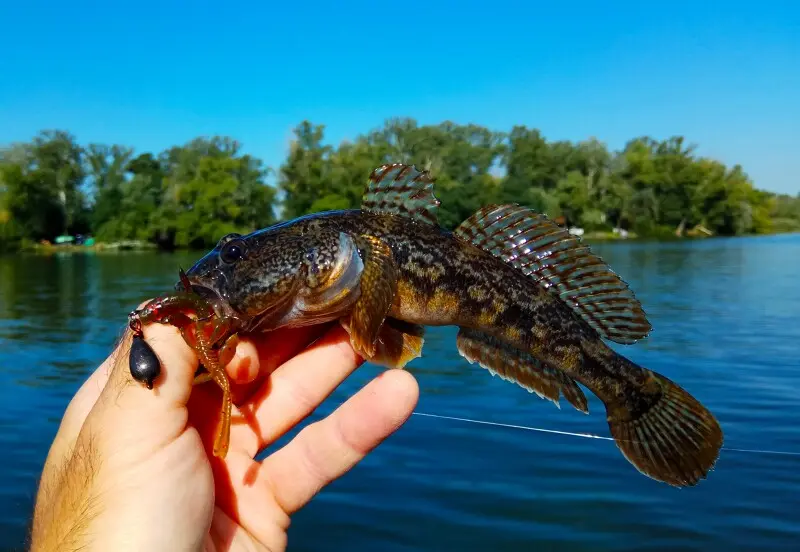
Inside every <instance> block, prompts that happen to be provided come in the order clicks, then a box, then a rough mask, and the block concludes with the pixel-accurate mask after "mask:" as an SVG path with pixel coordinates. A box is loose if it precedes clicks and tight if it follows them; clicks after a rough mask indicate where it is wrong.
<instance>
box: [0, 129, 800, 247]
mask: <svg viewBox="0 0 800 552" xmlns="http://www.w3.org/2000/svg"><path fill="white" fill-rule="evenodd" d="M324 133H325V127H324V125H315V124H312V123H311V122H309V121H304V122H302V123H301V124H299V125H298V126H297V127H296V128H295V129H294V138H293V140H292V142H291V144H290V147H289V151H288V153H287V157H286V159H285V160H284V162H283V163H282V164H281V165H280V166H279V167H276V168H271V167H265V166H264V163H263V162H262V161H261V160H260V159H258V158H256V157H254V156H252V155H248V154H243V153H242V147H241V144H239V143H238V142H237V141H235V140H234V139H232V138H230V137H219V136H214V137H200V138H196V139H194V140H192V141H190V142H188V143H186V144H184V145H180V146H173V147H171V148H168V149H166V150H165V151H162V152H160V153H158V154H155V153H152V152H136V151H134V150H133V149H132V148H129V147H127V146H123V145H106V144H94V143H92V144H87V145H81V144H79V143H78V141H77V140H76V138H75V137H74V136H73V135H71V134H70V133H69V132H67V131H63V130H53V131H42V132H41V133H40V134H39V135H37V136H35V137H34V138H33V139H31V141H29V142H25V143H15V144H10V145H7V146H4V147H2V148H0V252H1V251H13V250H24V251H35V252H50V251H59V252H61V251H64V252H67V251H70V252H74V251H119V250H123V251H127V250H153V249H157V250H176V249H192V250H194V249H198V250H200V249H208V248H210V247H213V246H214V244H215V243H216V241H217V240H218V239H219V237H220V236H222V235H224V234H227V233H229V232H239V233H247V232H250V231H253V230H255V229H258V228H263V227H266V226H269V225H271V224H274V223H276V222H279V221H283V220H289V219H292V218H294V217H297V216H300V215H304V214H307V213H313V212H318V211H326V210H331V209H346V208H357V207H359V205H360V200H361V195H362V193H363V189H364V185H365V182H366V180H367V176H368V175H369V173H370V172H371V171H372V170H373V169H374V168H375V167H377V166H379V165H381V164H383V163H387V162H405V163H414V164H416V165H417V166H418V167H420V168H423V169H429V170H430V171H431V172H432V174H433V176H434V177H435V179H436V184H435V186H436V192H435V193H436V195H437V197H438V198H439V199H440V200H441V201H442V206H441V208H440V217H439V218H440V224H441V225H442V226H444V227H445V228H449V229H452V228H454V227H455V226H456V225H458V224H459V223H460V222H461V221H462V220H464V219H466V218H467V217H469V216H470V215H471V214H472V213H473V212H474V211H475V210H476V209H478V208H479V207H480V206H482V205H486V204H490V203H512V202H513V203H519V204H522V205H526V206H528V207H531V208H533V209H535V210H537V211H539V212H543V213H545V214H547V215H548V216H549V217H551V218H553V219H554V220H555V221H556V222H557V223H558V224H560V225H562V226H564V227H566V228H569V229H570V231H571V232H573V233H575V234H578V235H581V236H582V238H583V239H585V240H587V241H590V242H591V241H609V240H626V239H628V240H633V239H650V240H674V239H687V238H688V239H696V238H705V237H713V236H747V235H758V234H777V233H788V232H797V231H800V194H798V195H796V196H789V195H785V194H775V193H772V192H767V191H764V190H760V189H758V188H757V187H756V186H755V185H754V183H753V182H752V181H751V180H750V178H749V177H748V175H747V174H746V173H745V171H744V169H743V168H742V167H741V166H739V165H734V166H733V167H727V166H725V165H724V164H722V163H720V162H718V161H716V160H713V159H709V158H705V157H700V156H698V155H696V153H695V147H694V146H693V145H690V144H688V143H687V142H686V141H685V139H684V138H683V137H680V136H675V137H670V138H668V139H665V140H655V139H653V138H650V137H639V138H634V139H632V140H630V141H629V142H628V143H627V144H626V145H625V147H624V148H622V149H621V150H620V151H610V150H609V149H608V148H607V147H606V145H605V144H603V143H602V142H600V141H598V140H596V139H593V138H590V139H587V140H584V141H580V142H567V141H548V140H547V139H546V138H545V137H544V136H543V135H542V134H541V133H540V131H538V130H537V129H533V128H528V127H524V126H515V127H514V128H512V129H511V130H510V131H509V132H497V131H494V130H491V129H488V128H485V127H482V126H478V125H474V124H469V125H458V124H455V123H452V122H443V123H440V124H437V125H425V126H420V125H418V124H417V123H416V122H415V121H414V120H412V119H407V118H397V119H390V120H387V121H386V122H385V123H384V125H383V126H382V127H380V128H376V129H373V130H371V131H369V132H367V133H365V134H362V135H360V136H358V137H357V138H355V140H353V141H343V142H342V143H340V144H339V145H338V146H332V145H329V144H326V143H325V136H324ZM75 237H77V238H78V239H77V241H75V242H74V243H70V242H72V241H73V239H74V238H75ZM64 242H66V243H64Z"/></svg>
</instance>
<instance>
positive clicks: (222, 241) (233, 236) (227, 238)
mask: <svg viewBox="0 0 800 552" xmlns="http://www.w3.org/2000/svg"><path fill="white" fill-rule="evenodd" d="M241 237H242V235H241V234H237V233H235V232H231V233H230V234H225V235H224V236H222V237H221V238H220V239H219V242H217V247H222V246H223V245H225V244H226V243H228V242H231V241H233V240H235V239H237V238H241Z"/></svg>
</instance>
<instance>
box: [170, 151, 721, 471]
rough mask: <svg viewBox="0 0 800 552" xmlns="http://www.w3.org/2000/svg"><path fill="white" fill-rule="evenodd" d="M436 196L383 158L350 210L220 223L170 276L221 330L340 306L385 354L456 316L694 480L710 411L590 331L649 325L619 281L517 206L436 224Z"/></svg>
mask: <svg viewBox="0 0 800 552" xmlns="http://www.w3.org/2000/svg"><path fill="white" fill-rule="evenodd" d="M438 206H439V200H437V199H436V197H435V196H434V193H433V180H432V179H431V177H430V175H429V174H428V173H427V172H421V171H419V170H417V169H416V168H414V167H412V166H407V165H402V164H389V165H384V166H381V167H379V168H378V169H376V170H375V171H373V173H372V174H371V175H370V177H369V182H368V185H367V189H366V191H365V194H364V197H363V202H362V206H361V209H354V210H342V211H329V212H323V213H317V214H313V215H308V216H304V217H300V218H297V219H294V220H292V221H289V222H285V223H281V224H277V225H274V226H272V227H269V228H266V229H263V230H259V231H257V232H253V233H251V234H248V235H246V236H241V235H238V234H231V235H228V236H225V237H224V238H222V239H221V240H220V242H219V243H218V244H217V246H216V247H215V248H214V249H213V250H212V251H211V252H209V253H208V254H207V255H206V256H205V257H203V258H202V259H201V260H200V261H198V262H197V264H195V266H193V267H192V268H191V269H190V270H189V271H188V272H187V273H186V277H188V280H187V279H186V278H182V281H183V283H182V284H179V287H185V288H186V289H187V290H188V289H191V290H192V292H193V293H196V294H199V295H201V296H203V297H204V298H205V299H206V300H208V301H209V303H210V304H213V305H214V310H215V311H216V313H217V314H218V315H219V316H221V317H222V318H224V319H225V320H226V324H227V326H226V328H225V329H226V334H225V336H223V337H227V336H228V335H235V334H237V333H245V332H256V331H268V330H273V329H276V328H280V327H298V326H305V325H310V324H319V323H323V322H327V321H332V320H336V319H339V320H341V322H342V324H343V326H344V327H345V328H346V329H347V331H348V332H349V334H350V338H351V342H352V345H353V347H354V348H355V349H356V350H357V351H358V352H359V353H360V354H361V355H363V356H364V357H365V358H366V359H368V360H370V361H372V362H374V363H376V364H379V365H383V366H387V367H392V368H399V367H403V366H405V365H406V364H407V363H408V362H409V361H410V360H412V359H414V358H416V357H418V356H420V354H421V350H422V345H423V341H424V333H425V330H424V326H446V325H455V326H458V327H459V328H460V329H459V332H458V337H457V340H456V347H457V349H458V351H459V353H460V354H461V355H462V356H464V357H465V358H466V359H467V360H469V361H470V362H477V363H478V364H479V365H480V366H482V367H484V368H486V369H487V370H489V371H491V372H492V373H496V374H498V375H500V376H502V377H503V378H505V379H507V380H509V381H512V382H516V383H517V384H519V385H521V386H522V387H524V388H526V389H528V390H529V391H532V392H535V393H537V394H539V395H540V396H542V397H545V398H547V399H550V400H552V401H553V402H556V404H557V403H558V401H559V397H560V396H562V395H563V397H564V398H565V399H566V400H567V401H568V402H569V403H570V404H572V405H573V406H574V407H575V408H576V409H578V410H580V411H581V412H585V413H588V405H587V401H586V397H585V395H584V394H583V392H582V391H581V388H580V387H579V386H578V383H581V384H583V385H584V386H586V387H587V388H588V389H589V390H590V391H591V392H592V393H594V394H595V395H596V396H597V397H599V398H600V400H602V402H603V403H604V405H605V407H606V413H607V420H608V424H609V428H610V430H611V435H612V436H613V437H614V439H615V441H616V444H617V446H618V447H619V449H620V450H621V451H622V453H623V454H624V456H625V457H626V458H627V459H628V460H629V461H630V462H631V463H632V464H633V465H634V466H635V467H636V468H637V469H638V470H639V471H641V472H642V473H643V474H645V475H647V476H649V477H652V478H654V479H657V480H660V481H664V482H666V483H668V484H671V485H676V486H686V485H694V484H696V483H697V482H698V481H700V480H701V479H704V478H705V477H706V475H707V473H708V471H709V470H710V469H712V468H713V466H714V464H715V462H716V460H717V457H718V454H719V450H720V447H721V446H722V440H723V436H722V430H721V428H720V426H719V424H718V423H717V420H716V419H715V418H714V416H713V415H712V414H711V413H710V412H709V411H708V410H707V409H706V408H704V407H703V406H702V405H701V404H700V403H699V402H698V401H697V400H696V399H694V398H693V397H692V396H691V395H689V394H688V393H687V392H686V391H684V390H683V389H682V388H680V387H679V386H678V385H676V384H675V383H673V382H672V381H670V380H669V379H667V378H666V377H664V376H662V375H660V374H657V373H655V372H653V371H651V370H648V369H646V368H643V367H641V366H638V365H637V364H635V363H633V362H632V361H630V360H629V359H627V358H626V357H624V356H622V355H620V354H618V353H616V352H615V351H613V350H612V349H611V348H610V347H609V346H608V345H607V344H606V343H605V342H604V339H608V340H611V341H614V342H616V343H625V344H631V343H634V342H636V341H637V340H639V339H641V338H643V337H645V336H646V335H647V334H648V333H649V331H650V329H651V326H650V323H649V322H648V320H647V318H646V316H645V313H644V311H643V310H642V307H641V306H640V304H639V302H638V301H637V299H636V298H635V297H634V294H633V293H632V292H631V291H630V289H629V288H628V285H627V284H626V283H625V282H623V281H622V280H621V279H620V278H619V277H618V276H617V275H616V274H615V273H614V272H612V271H611V269H610V268H609V267H608V266H607V265H606V264H605V263H604V262H603V261H602V260H601V259H600V258H598V257H597V256H595V255H593V254H592V252H591V251H590V249H589V247H588V246H587V245H585V244H584V243H582V242H581V241H580V240H579V239H578V238H576V237H574V236H572V235H570V234H569V233H568V232H567V231H566V230H564V229H563V228H561V227H559V226H557V225H556V224H554V223H553V222H551V221H550V220H548V219H547V218H546V217H545V216H543V215H541V214H538V213H536V212H534V211H532V210H530V209H528V208H525V207H520V206H518V205H490V206H487V207H484V208H482V209H480V210H479V211H478V212H476V213H475V214H474V215H472V216H471V217H470V218H469V219H467V220H465V221H464V222H463V223H462V224H461V225H460V226H458V227H457V228H456V229H455V231H453V232H450V231H447V230H445V229H442V228H441V227H439V226H438V223H437V209H438ZM216 337H217V338H219V337H220V336H216ZM218 383H219V382H218ZM220 385H223V384H222V383H220ZM225 431H227V429H226V430H225Z"/></svg>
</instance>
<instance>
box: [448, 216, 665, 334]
mask: <svg viewBox="0 0 800 552" xmlns="http://www.w3.org/2000/svg"><path fill="white" fill-rule="evenodd" d="M453 233H454V234H455V236H457V237H458V238H460V239H462V240H464V241H467V242H469V243H471V244H473V245H475V246H476V247H478V248H480V249H482V250H484V251H486V252H487V253H490V254H492V255H493V256H495V257H497V258H499V259H502V260H503V261H504V262H506V263H507V264H509V265H510V266H512V267H514V268H515V269H517V270H519V271H520V272H522V273H523V274H525V275H526V276H528V277H530V278H531V279H533V280H534V281H535V282H537V283H538V284H539V285H541V286H543V287H544V288H546V289H547V290H548V291H549V292H550V293H552V294H554V295H555V296H556V297H558V298H559V299H561V300H562V301H563V302H564V303H565V304H566V305H567V306H569V308H571V309H572V310H573V311H574V312H575V313H576V314H578V315H579V316H580V317H581V318H582V319H583V320H584V321H585V322H587V323H588V324H589V325H590V326H591V327H592V328H594V329H595V330H596V331H597V332H598V333H599V334H600V335H601V336H602V337H604V338H606V339H610V340H612V341H615V342H617V343H622V344H631V343H635V342H636V341H638V340H639V339H642V338H644V337H646V336H647V335H648V334H649V333H650V330H651V325H650V322H649V321H648V320H647V315H646V314H645V312H644V309H643V308H642V306H641V304H640V303H639V300H638V299H636V297H635V296H634V294H633V292H632V291H631V290H630V288H629V287H628V284H627V283H626V282H624V281H623V280H622V279H621V278H620V277H619V276H618V275H617V274H616V273H614V272H613V271H612V270H611V268H610V267H609V266H608V265H607V264H606V263H605V262H604V261H603V260H602V259H601V258H600V257H598V256H597V255H595V254H593V253H592V252H591V250H590V248H589V246H588V245H586V244H585V243H583V242H582V241H581V240H580V238H578V237H577V236H573V235H572V234H570V233H569V232H568V231H567V230H566V229H565V228H561V227H560V226H558V225H557V224H556V223H554V222H553V221H551V220H550V219H548V218H547V217H546V216H545V215H543V214H540V213H537V212H535V211H533V210H531V209H529V208H527V207H522V206H519V205H514V204H508V205H487V206H486V207H483V208H481V209H479V210H478V211H476V212H475V213H474V214H473V215H472V216H470V217H469V218H468V219H466V220H465V221H464V222H462V223H461V224H460V225H459V226H458V227H457V228H456V229H455V231H454V232H453Z"/></svg>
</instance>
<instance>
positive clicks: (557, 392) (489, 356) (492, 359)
mask: <svg viewBox="0 0 800 552" xmlns="http://www.w3.org/2000/svg"><path fill="white" fill-rule="evenodd" d="M456 345H457V348H458V352H459V354H460V355H461V356H463V357H464V358H465V359H467V360H468V361H469V362H470V363H472V362H477V363H478V364H479V365H480V366H481V367H483V368H485V369H487V370H488V371H489V372H491V373H492V374H496V375H498V376H500V377H501V378H503V379H504V380H506V381H510V382H513V383H516V384H517V385H519V386H520V387H523V388H525V389H527V390H528V391H530V392H533V393H536V394H537V395H539V396H540V397H541V398H543V399H548V400H550V401H552V402H553V403H554V404H555V405H556V406H558V407H559V408H560V404H559V397H560V396H561V395H563V396H564V398H565V399H567V401H568V402H569V403H570V404H571V405H572V406H574V407H575V409H576V410H579V411H580V412H583V413H585V414H588V413H589V404H588V402H587V400H586V395H584V393H583V391H582V390H581V388H580V387H579V386H578V384H577V383H576V382H575V381H574V380H573V379H572V378H570V377H569V376H568V375H567V374H565V373H564V372H562V371H561V370H557V369H555V368H552V367H550V366H549V365H547V364H545V363H543V362H541V361H539V360H538V359H536V358H535V357H534V356H533V355H531V354H529V353H526V352H524V351H520V350H519V349H516V348H515V347H512V346H511V345H507V344H506V343H503V342H502V341H500V340H498V339H497V338H495V337H493V336H491V335H488V334H486V333H484V332H481V331H479V330H473V329H470V328H460V329H459V332H458V336H457V337H456Z"/></svg>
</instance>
